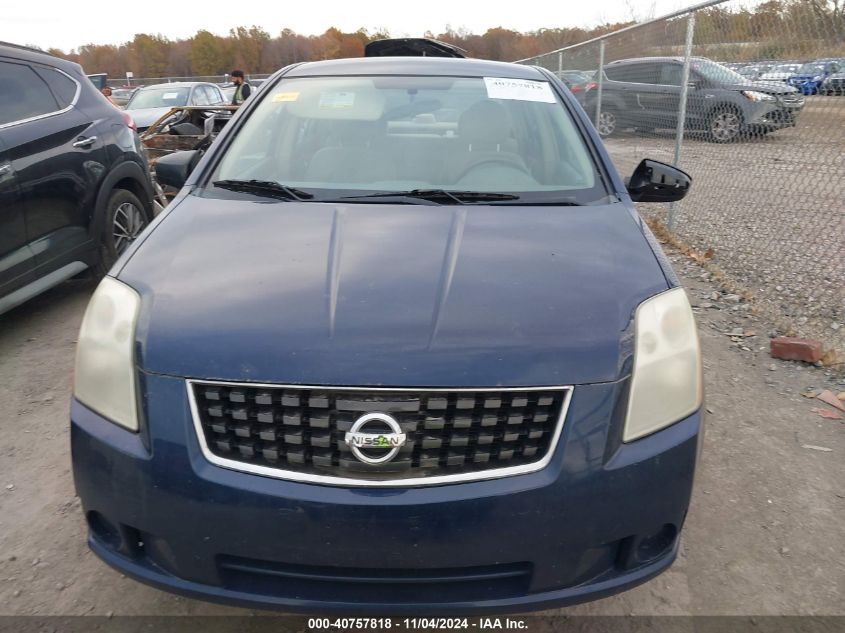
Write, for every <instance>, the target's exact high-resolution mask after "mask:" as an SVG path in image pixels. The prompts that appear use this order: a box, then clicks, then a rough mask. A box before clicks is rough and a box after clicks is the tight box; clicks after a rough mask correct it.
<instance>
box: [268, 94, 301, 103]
mask: <svg viewBox="0 0 845 633" xmlns="http://www.w3.org/2000/svg"><path fill="white" fill-rule="evenodd" d="M297 99H299V93H298V92H280V93H279V94H275V95H273V103H286V102H288V101H296V100H297Z"/></svg>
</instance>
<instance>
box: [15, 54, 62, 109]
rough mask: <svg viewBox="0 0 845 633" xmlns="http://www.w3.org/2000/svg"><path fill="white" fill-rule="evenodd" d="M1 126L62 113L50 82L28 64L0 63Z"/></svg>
mask: <svg viewBox="0 0 845 633" xmlns="http://www.w3.org/2000/svg"><path fill="white" fill-rule="evenodd" d="M0 86H3V90H0V125H7V124H9V123H14V122H16V121H22V120H25V119H30V118H33V117H37V116H42V115H44V114H49V113H51V112H56V111H57V110H60V109H61V108H59V104H58V102H57V101H56V98H55V97H54V96H53V93H52V92H51V91H50V88H49V87H48V86H47V82H46V81H44V80H43V79H42V78H41V77H40V76H39V75H38V73H36V72H35V71H34V70H33V69H32V68H31V67H30V66H28V65H26V64H18V63H12V62H0Z"/></svg>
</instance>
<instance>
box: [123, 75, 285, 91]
mask: <svg viewBox="0 0 845 633" xmlns="http://www.w3.org/2000/svg"><path fill="white" fill-rule="evenodd" d="M269 76H270V75H269V74H256V75H247V81H248V82H249V81H254V80H257V79H267V77H269ZM179 81H207V82H209V83H213V84H227V83H232V78H231V77H230V76H229V75H227V74H224V75H202V76H196V77H132V78H126V77H119V78H114V77H112V78H111V79H108V80H106V83H107V84H108V85H109V86H110V87H111V88H123V87H126V86H131V87H140V86H154V85H156V84H170V83H176V82H179Z"/></svg>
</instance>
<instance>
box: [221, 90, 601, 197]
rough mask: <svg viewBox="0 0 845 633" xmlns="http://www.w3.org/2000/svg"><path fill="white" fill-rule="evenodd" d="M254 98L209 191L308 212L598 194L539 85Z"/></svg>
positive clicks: (593, 175) (569, 131)
mask: <svg viewBox="0 0 845 633" xmlns="http://www.w3.org/2000/svg"><path fill="white" fill-rule="evenodd" d="M262 97H263V98H262V100H261V103H260V104H259V105H258V107H257V108H256V109H255V111H254V112H252V114H251V116H250V118H249V119H248V120H247V121H246V122H245V123H244V125H243V127H242V128H241V130H240V131H239V133H238V135H237V137H236V138H234V139H233V141H232V143H231V145H230V147H229V149H228V151H227V153H226V154H225V155H224V157H223V158H222V160H221V162H220V164H219V165H218V167H217V169H216V170H215V172H214V174H213V176H212V178H211V180H212V181H221V180H225V181H229V180H240V181H243V180H258V181H263V182H275V183H282V184H284V185H286V186H288V187H296V188H297V189H299V190H305V191H307V192H309V193H311V194H314V200H317V201H318V200H319V199H320V198H323V199H326V198H328V197H331V196H332V195H334V196H337V195H338V194H339V192H340V193H342V192H343V191H347V192H349V193H350V194H358V195H359V196H360V194H361V192H362V191H367V192H376V191H379V192H391V191H396V192H402V191H405V192H407V191H412V190H415V189H425V190H430V189H438V190H439V189H446V190H453V191H463V192H467V191H472V192H485V193H493V192H521V193H525V194H531V193H534V194H540V196H541V197H543V196H545V199H546V201H551V200H552V198H553V196H551V195H550V194H556V195H557V196H558V198H561V197H564V196H565V197H566V198H567V199H573V198H577V202H578V203H579V204H584V203H588V202H593V201H596V200H597V199H599V198H601V197H603V196H606V194H607V192H606V190H605V189H604V186H603V184H602V182H601V180H600V177H599V175H598V173H597V171H596V167H595V165H594V162H593V159H592V156H591V154H590V153H589V152H588V150H587V148H586V146H585V144H584V140H583V139H582V137H581V135H580V133H579V131H578V129H577V128H576V126H575V123H574V122H573V120H572V118H571V116H570V114H569V112H568V110H567V109H566V108H565V107H564V106H563V105H562V104H561V103H560V102H559V101H558V99H557V97H556V96H555V94H554V92H553V90H552V88H551V86H550V84H548V83H547V82H542V81H525V80H513V79H496V78H481V77H383V76H380V77H308V78H291V79H283V80H282V81H281V82H279V83H278V84H276V85H275V86H274V87H273V88H272V89H270V90H267V91H266V94H263V92H262ZM207 193H211V194H219V195H224V194H222V193H220V192H216V191H213V187H211V186H210V187H209V191H207ZM227 195H232V194H227ZM239 195H244V194H243V193H241V194H239ZM519 197H520V200H521V201H523V202H525V201H527V200H526V196H519ZM528 197H531V196H528ZM509 198H514V196H509ZM534 201H538V200H537V196H536V195H535V196H534Z"/></svg>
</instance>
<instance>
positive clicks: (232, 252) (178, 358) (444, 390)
mask: <svg viewBox="0 0 845 633" xmlns="http://www.w3.org/2000/svg"><path fill="white" fill-rule="evenodd" d="M157 175H158V177H159V178H160V179H161V180H163V181H164V182H165V184H168V185H171V186H176V187H182V186H183V185H184V186H183V187H182V190H181V192H180V193H179V194H178V196H177V197H176V198H175V200H174V201H173V202H172V203H171V205H170V206H169V207H168V208H167V209H166V210H165V212H164V213H162V214H161V215H160V216H159V217H158V218H157V219H156V221H154V222H153V224H152V225H151V226H150V228H149V229H148V230H147V231H146V232H145V234H144V235H143V236H142V238H141V239H140V240H139V241H138V242H136V243H135V244H133V246H131V247H130V249H129V250H128V251H127V252H126V253H125V254H124V255H123V256H122V257H121V259H120V260H119V261H118V262H117V263H116V265H115V266H114V268H113V269H112V270H111V273H110V275H109V276H108V277H106V278H105V280H104V281H103V282H102V283H101V285H100V286H99V287H98V289H97V291H96V292H95V294H94V297H93V298H92V300H91V303H90V305H89V307H88V310H87V311H86V314H85V318H84V321H83V324H82V328H81V332H80V336H79V346H78V354H77V361H76V376H75V387H74V399H73V403H72V406H71V426H72V429H71V438H72V450H73V469H74V477H75V482H76V488H77V491H78V493H79V496H80V498H81V500H82V504H83V506H84V511H85V517H86V519H87V522H88V527H89V544H90V546H91V548H92V549H93V550H94V552H95V553H96V554H97V555H98V556H100V557H101V558H102V559H103V560H104V561H105V562H107V563H108V564H110V565H112V566H114V567H116V568H117V569H119V570H121V571H122V572H124V573H126V574H128V575H130V576H132V577H134V578H136V579H138V580H140V581H142V582H146V583H150V584H152V585H155V586H158V587H161V588H164V589H167V590H170V591H175V592H178V593H182V594H185V595H189V596H193V597H199V598H205V599H209V600H214V601H219V602H228V603H234V604H241V605H251V606H258V607H273V608H278V609H284V610H289V611H305V612H325V611H340V612H352V611H358V612H363V613H367V614H374V613H403V612H404V613H408V612H414V613H419V612H429V613H438V614H441V613H461V612H463V613H475V612H482V611H519V610H530V609H539V608H544V607H550V606H554V605H564V604H568V603H572V602H578V601H583V600H588V599H593V598H597V597H601V596H606V595H609V594H612V593H615V592H618V591H621V590H624V589H626V588H629V587H632V586H634V585H637V584H639V583H642V582H644V581H646V580H648V579H649V578H651V577H653V576H655V575H657V574H659V573H660V572H662V571H663V570H665V569H666V568H667V567H669V565H670V564H671V563H672V561H673V560H674V558H675V556H676V553H677V551H678V539H679V535H680V532H681V528H682V526H683V523H684V519H685V517H686V513H687V507H688V504H689V500H690V493H691V489H692V485H693V472H694V470H695V464H696V460H697V456H698V452H699V446H700V438H701V420H702V418H701V407H702V384H701V364H700V358H699V345H698V338H697V334H696V329H695V323H694V320H693V315H692V311H691V309H690V306H689V303H688V302H687V299H686V295H685V293H684V291H683V289H681V288H680V287H679V284H678V280H677V279H676V277H675V275H674V274H673V272H672V270H671V268H670V267H669V264H668V263H667V260H666V258H665V257H664V256H663V255H662V253H661V251H660V248H659V246H658V244H657V242H656V241H655V240H654V238H653V237H652V236H651V234H650V233H649V231H648V229H647V228H646V227H645V226H644V225H643V223H642V221H641V220H640V218H639V217H638V215H637V212H636V211H635V208H634V204H633V201H637V200H639V201H651V202H660V201H671V200H677V199H679V198H681V197H682V196H683V195H684V193H686V191H687V188H688V187H689V184H690V181H689V178H688V177H687V176H686V174H684V173H683V172H681V171H679V170H677V169H674V168H672V167H670V166H668V165H664V164H661V163H658V162H655V161H648V160H646V161H643V163H642V164H641V165H640V166H639V167H638V168H637V170H636V172H635V173H634V174H633V176H632V177H631V178H630V180H629V181H628V183H627V186H626V184H623V181H622V180H621V179H620V177H619V176H618V175H617V173H616V171H615V169H614V168H613V166H612V164H611V161H610V159H609V158H608V155H607V154H606V152H605V150H604V148H603V146H602V143H601V141H600V139H599V137H598V136H597V134H596V132H595V130H594V128H593V127H592V125H591V124H590V122H589V120H588V119H587V117H586V116H585V114H584V112H583V110H582V109H581V108H580V107H579V106H578V104H577V103H576V102H575V100H574V99H573V97H572V95H571V94H570V93H569V91H568V90H567V89H566V88H565V87H564V85H563V84H562V83H561V82H560V81H559V80H558V79H557V78H555V77H554V76H553V75H552V74H551V73H549V72H547V71H544V70H543V69H540V68H533V67H525V66H517V65H512V64H504V63H496V62H487V61H477V60H467V59H442V58H435V57H380V58H371V59H347V60H339V61H324V62H314V63H304V64H300V65H296V66H290V67H288V68H285V69H284V70H281V71H279V72H278V73H276V75H275V76H273V77H272V78H271V79H270V80H268V82H267V84H266V85H265V86H264V87H263V88H262V90H261V91H260V92H259V93H258V94H257V95H256V96H255V97H254V98H252V99H250V100H249V101H248V102H247V103H246V104H245V105H244V106H243V108H242V109H241V110H240V111H239V112H238V113H237V115H236V116H235V117H234V118H233V119H232V121H231V122H230V123H229V125H228V126H227V127H226V129H225V130H224V131H223V133H222V134H221V135H220V136H219V137H218V139H217V141H216V142H215V144H214V145H213V146H212V148H211V149H210V150H209V151H208V153H207V154H205V156H203V157H202V158H200V157H199V155H198V154H197V153H195V152H184V153H179V154H172V155H170V156H168V157H165V158H162V159H160V160H159V162H158V163H157Z"/></svg>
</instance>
